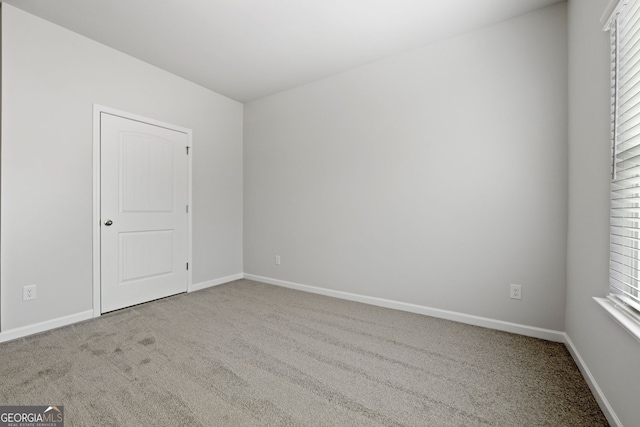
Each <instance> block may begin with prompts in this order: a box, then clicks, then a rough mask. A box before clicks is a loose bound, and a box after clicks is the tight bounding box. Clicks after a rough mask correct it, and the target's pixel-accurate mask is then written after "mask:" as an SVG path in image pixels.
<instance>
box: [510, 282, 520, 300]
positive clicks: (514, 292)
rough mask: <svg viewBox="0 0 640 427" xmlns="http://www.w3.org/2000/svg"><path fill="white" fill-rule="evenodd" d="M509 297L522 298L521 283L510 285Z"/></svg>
mask: <svg viewBox="0 0 640 427" xmlns="http://www.w3.org/2000/svg"><path fill="white" fill-rule="evenodd" d="M509 298H511V299H522V286H521V285H511V291H510V293H509Z"/></svg>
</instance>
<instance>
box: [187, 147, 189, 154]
mask: <svg viewBox="0 0 640 427" xmlns="http://www.w3.org/2000/svg"><path fill="white" fill-rule="evenodd" d="M188 155H189V146H187V156H188Z"/></svg>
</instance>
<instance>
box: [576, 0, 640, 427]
mask: <svg viewBox="0 0 640 427" xmlns="http://www.w3.org/2000/svg"><path fill="white" fill-rule="evenodd" d="M606 5H607V2H606V1H604V0H571V1H569V14H568V17H569V82H570V83H569V234H568V236H569V237H568V257H567V279H568V280H567V308H566V311H567V315H566V332H567V334H568V335H569V337H570V338H571V340H572V342H573V344H574V345H575V347H576V349H577V350H578V352H579V353H580V355H581V356H582V358H583V359H584V361H585V362H586V365H587V366H588V369H589V370H590V371H591V374H592V375H593V377H594V378H595V380H596V382H597V383H598V385H599V386H600V388H601V389H602V391H603V392H604V394H605V396H606V398H607V400H608V401H609V403H610V404H611V405H612V407H613V409H614V411H615V413H616V414H617V415H618V417H619V418H620V421H622V423H623V425H625V426H634V425H638V420H640V406H639V405H638V404H637V395H638V390H639V386H638V384H640V371H638V369H637V368H636V367H637V365H638V360H640V343H639V342H638V341H636V340H635V339H634V338H632V336H631V335H629V334H628V333H627V332H625V331H624V330H623V329H622V328H621V327H620V326H618V325H617V324H616V323H615V322H614V321H613V320H611V319H610V318H609V317H608V316H607V314H605V312H604V310H603V309H602V308H600V306H598V305H597V304H596V303H595V301H593V299H592V297H593V296H605V295H606V294H607V293H608V274H609V178H610V176H609V173H610V160H609V156H610V135H609V120H610V111H609V104H610V98H609V42H608V34H607V33H606V32H603V31H602V25H601V24H600V17H601V15H602V13H603V12H604V9H605V7H606Z"/></svg>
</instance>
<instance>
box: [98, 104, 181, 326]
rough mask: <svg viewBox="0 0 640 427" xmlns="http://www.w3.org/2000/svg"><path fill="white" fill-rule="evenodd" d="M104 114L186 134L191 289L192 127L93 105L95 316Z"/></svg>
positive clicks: (99, 285) (99, 262)
mask: <svg viewBox="0 0 640 427" xmlns="http://www.w3.org/2000/svg"><path fill="white" fill-rule="evenodd" d="M102 113H107V114H111V115H114V116H118V117H122V118H125V119H129V120H135V121H138V122H142V123H148V124H150V125H154V126H159V127H163V128H166V129H171V130H174V131H177V132H181V133H184V134H186V135H187V147H189V156H187V162H188V163H187V169H188V179H187V186H188V189H187V194H188V195H187V197H188V204H189V212H187V242H188V243H187V259H188V262H189V270H188V271H187V289H186V290H187V292H191V291H192V271H193V264H192V261H191V259H192V254H191V246H192V244H193V243H192V242H193V239H192V237H193V227H192V224H193V221H192V213H193V192H192V189H193V155H192V153H193V132H192V130H191V129H188V128H184V127H181V126H176V125H173V124H170V123H165V122H161V121H159V120H154V119H150V118H148V117H144V116H140V115H137V114H132V113H128V112H126V111H121V110H117V109H115V108H111V107H105V106H103V105H98V104H93V317H100V315H101V314H102V313H101V309H100V289H101V279H100V268H101V253H100V248H101V237H100V227H101V221H100V220H101V218H100V216H101V215H100V209H101V206H100V201H101V197H102V194H101V182H100V174H101V171H100V168H101V160H102V159H101V155H100V115H101V114H102Z"/></svg>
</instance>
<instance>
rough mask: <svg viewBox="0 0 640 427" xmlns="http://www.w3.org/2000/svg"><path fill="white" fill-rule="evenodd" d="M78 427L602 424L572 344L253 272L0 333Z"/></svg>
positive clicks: (40, 391)
mask: <svg viewBox="0 0 640 427" xmlns="http://www.w3.org/2000/svg"><path fill="white" fill-rule="evenodd" d="M0 405H64V409H65V421H66V423H65V425H67V426H509V427H512V426H519V427H523V426H554V427H555V426H591V427H593V426H604V425H607V422H606V419H605V418H604V416H603V415H602V412H601V411H600V409H599V408H598V405H597V404H596V401H595V399H594V397H593V395H592V394H591V393H590V391H589V388H588V387H587V385H586V383H585V381H584V379H583V378H582V377H581V375H580V372H579V371H578V369H577V367H576V365H575V363H574V362H573V360H572V359H571V357H570V355H569V353H568V352H567V350H566V348H565V347H564V345H563V344H558V343H552V342H547V341H543V340H538V339H533V338H528V337H524V336H519V335H514V334H509V333H505V332H498V331H494V330H490V329H484V328H479V327H475V326H469V325H464V324H460V323H455V322H450V321H446V320H440V319H434V318H430V317H426V316H420V315H416V314H410V313H405V312H400V311H395V310H390V309H384V308H379V307H373V306H368V305H364V304H359V303H354V302H349V301H342V300H338V299H333V298H328V297H324V296H319V295H313V294H307V293H303V292H298V291H294V290H289V289H284V288H279V287H275V286H270V285H266V284H262V283H258V282H252V281H248V280H239V281H236V282H233V283H229V284H226V285H222V286H218V287H215V288H209V289H206V290H202V291H199V292H195V293H192V294H183V295H179V296H175V297H171V298H167V299H163V300H159V301H155V302H151V303H147V304H143V305H139V306H136V307H132V308H128V309H124V310H121V311H118V312H114V313H111V314H108V315H104V316H102V317H100V318H97V319H93V320H89V321H86V322H83V323H79V324H75V325H72V326H68V327H64V328H60V329H57V330H54V331H50V332H46V333H42V334H39V335H34V336H30V337H27V338H24V339H20V340H16V341H12V342H7V343H3V344H0Z"/></svg>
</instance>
